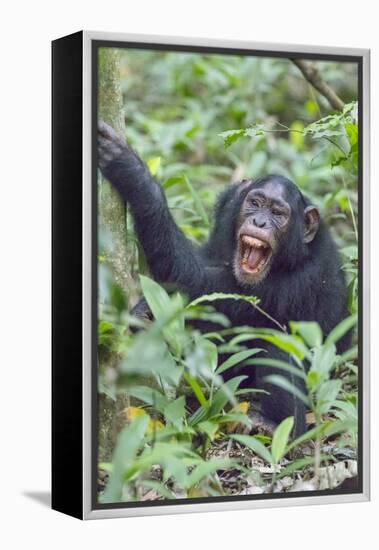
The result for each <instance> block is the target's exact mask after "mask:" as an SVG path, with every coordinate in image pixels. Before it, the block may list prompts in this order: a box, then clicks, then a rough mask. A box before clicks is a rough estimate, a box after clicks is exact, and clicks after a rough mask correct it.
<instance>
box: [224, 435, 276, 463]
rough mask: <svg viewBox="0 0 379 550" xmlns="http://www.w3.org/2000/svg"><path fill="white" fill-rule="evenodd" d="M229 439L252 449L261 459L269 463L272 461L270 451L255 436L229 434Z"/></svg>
mask: <svg viewBox="0 0 379 550" xmlns="http://www.w3.org/2000/svg"><path fill="white" fill-rule="evenodd" d="M230 438H231V439H234V440H235V441H238V442H239V443H242V445H245V447H248V448H249V449H251V450H252V451H254V452H255V453H256V454H257V455H259V456H260V457H261V458H263V460H265V461H266V462H268V463H269V464H272V463H273V459H272V456H271V454H270V451H269V450H268V449H267V447H265V446H264V445H263V443H261V442H260V441H259V440H258V439H257V438H256V437H254V436H252V435H239V434H235V435H231V436H230Z"/></svg>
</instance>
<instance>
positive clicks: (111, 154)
mask: <svg viewBox="0 0 379 550" xmlns="http://www.w3.org/2000/svg"><path fill="white" fill-rule="evenodd" d="M98 164H99V167H100V170H101V172H102V173H103V175H104V177H105V178H106V179H107V180H109V181H110V182H111V183H112V185H113V186H114V187H115V188H116V189H117V191H118V192H119V193H120V195H121V197H122V198H123V199H124V201H126V202H128V204H129V206H130V209H131V212H132V215H133V218H134V223H135V227H136V231H137V234H138V238H139V240H140V242H141V244H142V247H143V249H144V252H145V254H146V258H147V262H148V264H149V268H150V272H151V274H152V276H153V277H154V278H155V279H156V280H157V281H160V282H169V283H174V284H176V285H178V287H179V288H180V289H181V290H183V291H185V292H187V293H188V294H190V295H191V294H192V293H191V289H192V288H193V285H194V283H195V282H196V288H199V286H201V285H202V280H203V278H204V276H205V270H204V266H203V265H202V263H201V260H200V259H199V257H198V256H197V255H196V254H195V252H194V250H193V247H192V245H191V243H190V242H189V241H188V240H187V239H186V237H185V236H184V235H183V233H182V232H181V231H180V229H179V228H178V227H177V225H176V223H175V222H174V220H173V218H172V216H171V213H170V211H169V209H168V206H167V202H166V198H165V196H164V194H163V192H162V189H161V187H160V185H159V184H158V183H157V182H156V181H155V180H154V179H153V178H152V177H151V175H150V173H149V170H148V168H147V166H146V165H145V163H144V162H143V161H142V160H141V159H140V158H139V157H138V155H137V154H136V153H135V152H134V151H133V150H132V149H131V148H130V147H129V145H128V144H127V143H126V142H125V141H124V140H123V139H122V138H121V137H120V136H119V135H118V134H117V133H116V132H115V131H114V130H113V128H111V127H110V126H108V125H107V124H106V123H105V122H99V127H98Z"/></svg>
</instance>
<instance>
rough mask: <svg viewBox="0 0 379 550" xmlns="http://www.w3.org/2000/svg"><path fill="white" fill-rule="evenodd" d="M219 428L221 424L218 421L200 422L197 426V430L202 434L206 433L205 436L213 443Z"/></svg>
mask: <svg viewBox="0 0 379 550" xmlns="http://www.w3.org/2000/svg"><path fill="white" fill-rule="evenodd" d="M219 428H220V423H219V422H218V421H212V420H204V421H203V422H199V423H198V424H197V429H198V430H199V431H200V432H203V433H205V435H206V436H207V437H208V438H209V439H210V440H211V441H213V439H214V438H215V436H216V434H217V432H218V430H219Z"/></svg>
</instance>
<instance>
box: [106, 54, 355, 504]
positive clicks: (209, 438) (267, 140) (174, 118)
mask: <svg viewBox="0 0 379 550" xmlns="http://www.w3.org/2000/svg"><path fill="white" fill-rule="evenodd" d="M118 55H119V68H120V84H121V93H122V99H123V108H124V113H125V127H126V139H127V140H128V142H129V143H130V144H131V145H132V146H133V148H134V149H135V150H136V151H137V152H138V154H139V155H140V156H141V158H142V159H143V160H144V161H145V162H147V164H148V166H149V169H150V171H151V172H152V174H153V175H154V176H156V178H157V179H158V180H159V181H160V182H161V184H162V186H163V188H164V191H165V194H166V197H167V201H168V205H169V208H170V209H171V211H172V214H173V216H174V218H175V220H176V221H177V223H178V224H179V226H180V227H181V229H182V230H183V232H184V233H185V235H186V236H187V237H188V238H189V239H190V240H192V241H193V242H194V243H196V244H201V243H202V242H204V240H205V239H206V238H207V236H208V234H209V229H210V225H211V220H212V209H213V205H214V202H215V200H216V197H217V195H218V193H219V192H221V191H222V190H223V189H224V188H225V186H226V185H228V184H230V183H232V182H235V181H239V180H241V179H244V178H255V177H258V176H262V175H265V174H272V173H277V174H281V175H285V176H287V177H289V178H290V179H292V180H293V181H294V182H295V183H296V184H297V185H298V186H299V187H300V189H301V190H302V191H303V192H304V193H305V194H306V195H307V196H309V197H310V198H311V200H312V201H313V202H314V204H316V205H317V206H318V207H319V208H320V211H321V214H322V216H323V218H324V219H325V220H326V222H327V223H328V225H329V227H330V228H331V230H332V232H333V235H334V237H335V239H336V242H337V244H338V246H339V249H340V252H341V255H342V256H343V263H344V270H345V272H346V276H347V281H348V284H349V310H350V313H351V314H354V313H355V312H356V309H357V261H358V254H357V214H358V197H357V178H358V154H357V153H358V132H357V104H356V100H357V94H358V89H357V84H358V77H357V66H356V65H354V64H350V63H336V62H330V61H328V62H317V68H318V70H319V72H320V74H321V76H322V78H323V79H324V80H325V81H326V82H327V83H328V84H329V85H330V86H331V87H332V88H333V90H334V91H335V92H336V93H337V94H338V96H339V97H340V98H341V99H342V100H343V102H344V103H345V108H344V110H343V112H339V113H338V112H334V111H332V110H331V108H330V105H329V103H328V102H327V100H326V99H325V98H324V97H323V96H321V95H320V94H319V93H318V92H317V91H315V89H314V88H313V87H312V86H311V85H310V84H309V83H308V82H307V81H306V80H305V79H304V77H303V75H302V74H301V73H300V71H299V69H298V68H297V67H296V66H295V65H294V64H293V63H292V62H291V60H288V59H283V58H267V57H265V58H263V57H242V56H234V55H233V56H229V55H228V56H226V55H215V54H212V55H205V54H204V55H203V54H201V55H200V54H198V53H178V52H159V51H154V52H153V51H143V50H131V49H129V50H119V52H118ZM99 185H100V186H101V183H100V179H99ZM146 200H149V197H146ZM126 216H127V223H126V226H127V241H128V242H127V247H128V257H129V259H130V261H129V265H127V266H125V269H126V270H127V271H128V277H129V281H130V283H129V288H128V289H127V292H125V291H123V290H121V288H120V287H119V286H118V285H117V284H116V283H115V278H114V274H113V273H112V268H111V262H110V261H109V259H110V257H111V256H112V246H113V245H112V237H111V235H110V234H109V232H107V230H106V228H105V227H103V226H102V225H101V224H100V226H99V229H100V230H99V256H98V259H99V367H100V370H99V393H100V396H105V401H102V402H101V406H100V417H99V433H100V434H103V436H102V435H100V446H102V445H103V442H104V440H106V439H107V437H108V436H107V435H105V436H104V434H107V433H108V432H109V431H112V430H113V431H112V433H114V432H115V428H114V426H113V428H111V427H110V423H113V424H117V426H118V428H117V429H116V432H118V431H119V430H120V429H122V426H124V425H125V424H126V428H125V429H124V431H121V436H120V437H119V438H118V440H117V446H116V449H115V451H114V453H113V447H114V445H115V441H116V440H115V438H114V436H112V438H111V448H110V449H109V445H108V448H107V449H106V450H105V451H104V449H103V450H102V449H100V460H101V466H102V470H103V471H105V472H108V473H111V480H110V483H108V485H107V488H106V490H105V493H104V495H103V497H102V498H103V500H104V501H106V502H113V501H115V500H134V499H137V500H138V499H141V498H145V496H146V494H147V493H149V491H150V493H149V494H151V495H153V496H150V497H146V498H178V497H180V496H182V497H183V496H184V497H188V496H204V495H207V496H214V495H220V494H227V493H228V489H227V488H226V486H225V484H224V483H221V481H220V477H217V476H218V474H219V473H220V471H222V472H225V471H226V472H230V471H235V470H236V469H237V470H238V472H239V474H238V476H237V478H238V480H241V479H242V477H243V471H244V465H243V464H241V463H240V462H238V461H237V463H236V462H235V460H231V459H230V456H229V455H228V453H225V452H221V455H220V456H221V457H222V460H223V461H224V462H223V463H222V464H221V463H220V462H218V463H215V462H214V460H215V459H214V458H213V455H212V454H209V452H210V450H212V446H213V445H214V444H215V442H217V444H218V445H220V441H221V442H222V441H223V437H226V438H227V439H228V441H229V443H228V444H229V446H230V444H231V443H230V441H231V440H232V439H233V441H234V443H233V444H234V445H236V444H239V445H244V446H245V449H249V450H250V451H252V452H253V454H254V456H258V457H260V459H261V460H262V461H263V462H265V463H269V464H270V465H271V467H272V468H274V470H272V472H271V474H270V476H269V477H270V483H269V485H268V486H267V484H266V485H265V484H264V483H263V482H262V480H260V481H259V480H258V481H257V480H256V479H254V483H252V482H251V483H250V485H249V483H248V484H247V485H248V486H250V488H251V487H252V486H253V487H255V489H254V490H256V492H263V490H264V489H262V491H260V489H261V488H262V487H266V489H267V487H269V489H268V490H274V483H276V484H277V483H278V479H279V477H283V476H284V474H283V473H282V475H281V476H279V477H278V476H277V474H276V470H275V468H277V467H278V465H279V463H280V461H281V460H282V459H284V457H285V456H286V455H288V453H290V452H291V450H292V449H293V448H294V446H296V445H293V444H292V445H291V444H289V433H290V430H291V427H292V424H291V419H287V423H286V424H285V425H283V426H281V427H279V428H278V429H277V431H276V432H275V434H274V437H273V440H272V441H271V438H270V437H268V438H267V437H266V438H265V437H263V436H262V437H258V439H257V438H256V437H253V436H236V435H233V433H234V431H235V430H234V427H235V426H236V425H241V424H242V425H245V426H249V422H250V421H249V418H248V416H247V414H246V413H247V409H248V407H246V406H245V405H244V403H239V401H240V397H241V395H242V393H243V392H242V390H239V389H238V388H239V384H240V382H241V380H236V379H233V380H234V383H232V384H231V385H230V384H229V383H228V385H227V384H223V380H222V376H221V375H222V372H224V371H223V370H222V369H221V371H220V366H219V367H218V368H217V364H218V360H217V355H218V351H217V347H216V345H215V344H216V343H217V344H218V345H220V344H222V345H223V351H224V352H229V353H231V354H232V355H231V361H230V364H227V365H226V366H225V365H224V369H225V370H227V369H228V368H230V366H231V365H235V364H238V362H239V361H241V360H242V359H246V358H250V357H251V356H253V355H254V350H247V349H246V347H244V345H243V342H244V340H248V338H250V339H251V338H252V336H253V335H252V334H247V335H246V328H244V327H240V328H238V327H237V328H235V329H231V328H230V327H229V325H228V320H227V319H222V318H221V317H222V316H219V317H218V322H219V323H220V327H221V328H222V330H224V331H226V333H227V331H228V330H229V331H230V330H232V331H233V330H234V336H235V337H234V338H233V339H232V341H230V338H229V339H225V338H224V336H225V334H226V333H225V332H223V331H222V330H220V333H219V334H209V335H201V334H200V333H198V332H197V331H195V330H193V329H191V328H190V327H188V326H187V325H186V323H185V321H188V320H190V319H194V318H197V319H204V318H209V319H211V318H212V316H213V318H215V317H214V316H217V315H218V314H217V313H216V312H215V311H214V310H213V308H212V307H210V306H209V305H208V306H206V305H204V304H187V301H186V299H185V297H184V298H183V297H180V296H178V295H173V296H171V297H169V296H168V295H167V294H166V293H165V291H164V290H163V289H160V287H159V286H158V285H156V284H155V283H153V282H152V281H150V279H148V278H147V277H143V276H144V275H148V269H147V266H146V261H145V258H144V254H143V251H142V249H141V247H140V245H139V243H138V239H137V238H136V235H135V234H134V231H133V220H132V218H131V217H130V215H129V214H128V213H127V214H126ZM141 275H142V277H140V276H141ZM141 285H142V288H141ZM142 294H144V296H145V298H146V299H147V301H148V303H149V305H150V307H151V309H152V311H153V313H154V316H155V319H156V321H155V322H154V323H153V325H152V326H150V327H148V328H147V330H146V332H142V333H139V334H137V335H134V334H132V333H131V331H130V327H136V328H138V327H140V325H141V323H140V322H138V321H137V320H136V319H134V318H132V317H131V316H130V314H129V313H128V311H130V308H131V306H133V305H134V304H135V302H136V301H137V299H138V298H139V297H140V296H141V295H142ZM234 299H236V297H234ZM268 313H269V312H268ZM354 319H355V318H354V317H351V318H350V319H349V320H348V321H347V323H348V326H353V324H354V322H355V321H354ZM141 326H144V325H141ZM299 326H300V325H299ZM299 326H297V328H293V332H294V334H293V335H280V334H277V333H276V331H272V334H271V335H270V338H271V341H272V339H274V340H275V345H278V346H279V347H280V346H283V345H285V346H287V345H288V341H289V340H288V338H289V339H290V340H291V338H292V339H293V340H291V342H292V344H293V345H294V346H295V348H294V349H295V351H294V352H293V354H292V359H293V360H295V361H296V364H297V365H298V366H299V368H302V369H303V367H304V365H303V359H304V357H308V360H310V361H311V362H312V369H311V370H312V374H311V376H310V378H309V380H308V379H307V391H308V395H306V396H303V399H304V400H306V402H307V404H308V408H309V410H310V411H312V414H313V415H314V418H313V422H312V424H313V425H314V428H313V432H312V433H311V435H310V436H309V437H308V438H307V439H312V438H313V441H314V446H315V449H313V451H312V452H311V453H310V455H311V456H306V453H305V454H304V456H302V458H301V460H300V463H297V462H296V460H295V461H292V462H290V464H292V466H291V468H292V470H291V468H290V469H289V470H288V458H287V459H286V460H287V467H286V468H287V469H285V470H283V471H285V473H287V471H288V472H296V471H297V472H299V470H301V468H306V467H308V466H309V465H310V464H311V465H313V467H314V471H315V473H316V477H317V479H318V483H319V482H320V481H319V480H320V471H321V470H320V465H321V463H322V462H323V461H324V460H326V461H328V460H329V461H330V460H332V461H333V460H335V458H333V453H332V452H330V450H329V452H328V456H327V457H326V458H325V457H324V455H322V451H323V447H322V444H324V447H325V445H326V444H327V443H326V440H325V437H326V438H327V437H330V436H331V435H333V434H338V435H340V434H341V433H342V434H344V442H343V444H342V447H343V448H347V447H349V449H355V447H356V429H357V428H356V426H357V408H356V407H357V370H356V365H355V358H356V353H357V352H356V347H354V348H352V350H349V353H348V354H347V355H346V356H345V357H344V358H339V357H337V356H336V355H335V347H334V344H335V342H336V341H338V338H339V337H341V334H343V331H344V330H346V329H345V328H343V327H342V328H341V330H340V331H339V332H338V333H337V335H336V336H335V338H334V341H331V340H328V339H326V340H325V341H324V339H323V335H322V334H320V329H319V327H318V326H316V325H315V324H310V326H306V327H304V326H300V328H299ZM145 328H146V327H145ZM229 334H230V333H229ZM255 336H257V334H256V333H255ZM260 337H261V338H263V339H264V338H268V336H267V334H266V335H262V334H261V335H260ZM286 339H287V340H286ZM301 339H303V340H301ZM299 341H300V342H301V341H302V346H303V347H302V350H303V351H302V352H301V354H303V355H301V354H300V355H299V353H298V349H297V348H296V346H298V345H299ZM231 342H232V343H231ZM233 342H235V344H233ZM283 342H284V343H283ZM296 342H297V344H296ZM304 350H305V351H304ZM238 354H240V355H238ZM307 354H308V355H307ZM233 357H234V359H233ZM315 358H316V359H315ZM322 358H324V359H322ZM325 358H326V359H325ZM325 361H326V362H327V363H325ZM253 362H254V361H253V360H252V361H251V363H252V364H253ZM326 364H327V366H325V365H326ZM152 365H153V366H154V373H153V374H152ZM318 372H319V374H317V373H318ZM335 372H338V375H339V377H340V380H339V381H338V383H337V381H336V380H333V377H334V373H335ZM320 373H322V375H321V374H320ZM304 376H306V374H304ZM279 382H280V381H278V383H279ZM252 391H254V389H252ZM289 391H290V389H289ZM319 393H320V395H321V393H322V394H323V395H324V397H325V395H327V399H326V402H325V399H324V400H321V401H320V399H321V398H320V397H318V395H319ZM120 396H121V401H119V402H118V400H119V399H120ZM188 396H192V397H193V398H194V400H195V401H196V402H197V405H198V407H199V409H198V411H200V412H197V411H196V410H195V411H194V410H193V409H191V408H189V407H188V406H187V399H188ZM106 400H108V402H109V403H118V405H117V406H116V409H117V410H116V414H115V415H114V414H109V411H110V407H111V406H112V405H109V403H108V404H107V401H106ZM135 400H137V401H135ZM104 411H105V413H104ZM120 419H121V420H120ZM331 422H332V424H333V425H331ZM125 430H126V432H125ZM244 437H245V438H246V437H247V438H250V439H243V438H244ZM241 438H242V439H241ZM108 439H109V437H108ZM301 443H303V442H302V441H301V442H300V443H299V445H300V444H301ZM221 444H222V443H221ZM328 444H329V443H328ZM130 445H131V446H130ZM170 445H171V447H170ZM338 445H339V446H338ZM338 445H337V444H336V445H335V448H340V447H341V445H340V444H339V443H338ZM269 448H270V451H269V450H268V449H269ZM278 449H280V452H279V451H278ZM112 456H113V458H112V460H111V457H112ZM125 456H128V460H126V462H125V460H123V459H122V457H124V459H125ZM290 456H291V455H290ZM301 461H302V462H301ZM157 464H158V465H159V467H160V468H161V470H160V473H159V475H158V474H157V472H155V473H154V472H153V470H152V469H154V468H153V467H155V465H157ZM183 464H184V465H185V467H184V469H183ZM245 470H246V468H245ZM196 472H197V474H196ZM251 472H252V468H251V465H250V466H249V468H248V470H246V471H245V474H246V476H245V480H246V479H250V480H251V475H252V473H251ZM256 473H257V475H258V478H259V477H261V475H260V473H259V468H257V469H256ZM328 475H329V476H330V472H329V473H328ZM191 476H192V477H191ZM241 476H242V477H241ZM346 477H349V476H348V475H347V476H346ZM237 485H238V484H237ZM319 486H320V485H318V487H319ZM276 487H277V485H276ZM266 489H265V490H266ZM300 489H301V488H300ZM240 490H242V489H241V488H240ZM243 490H245V491H246V490H247V489H246V483H245V485H244V487H243ZM232 492H233V494H235V493H236V492H237V489H236V488H235V487H233V490H232ZM241 494H242V493H241ZM144 495H145V496H144Z"/></svg>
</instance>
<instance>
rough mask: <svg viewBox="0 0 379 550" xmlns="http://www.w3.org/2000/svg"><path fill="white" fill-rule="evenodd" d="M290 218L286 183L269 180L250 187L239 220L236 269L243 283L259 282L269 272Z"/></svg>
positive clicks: (238, 277)
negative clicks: (285, 188) (284, 186)
mask: <svg viewBox="0 0 379 550" xmlns="http://www.w3.org/2000/svg"><path fill="white" fill-rule="evenodd" d="M290 219H291V206H290V204H289V203H288V201H287V200H286V198H285V190H284V189H283V187H282V185H280V184H278V183H276V182H275V183H274V182H270V181H269V182H267V183H265V184H264V185H262V186H259V187H256V188H254V186H253V187H252V188H251V189H250V191H249V192H248V194H247V195H246V197H245V199H244V201H243V203H242V207H241V210H240V216H239V220H238V223H237V235H236V238H237V250H236V254H235V258H234V273H235V276H236V278H237V280H238V281H239V282H240V283H241V284H243V285H253V284H256V283H258V282H259V281H261V280H262V279H263V278H264V277H265V276H266V275H267V274H268V272H269V270H270V267H271V265H272V261H273V258H274V256H275V254H276V252H277V250H278V248H279V246H280V243H281V242H282V239H283V236H284V235H285V233H286V232H287V230H288V228H289V225H290Z"/></svg>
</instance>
